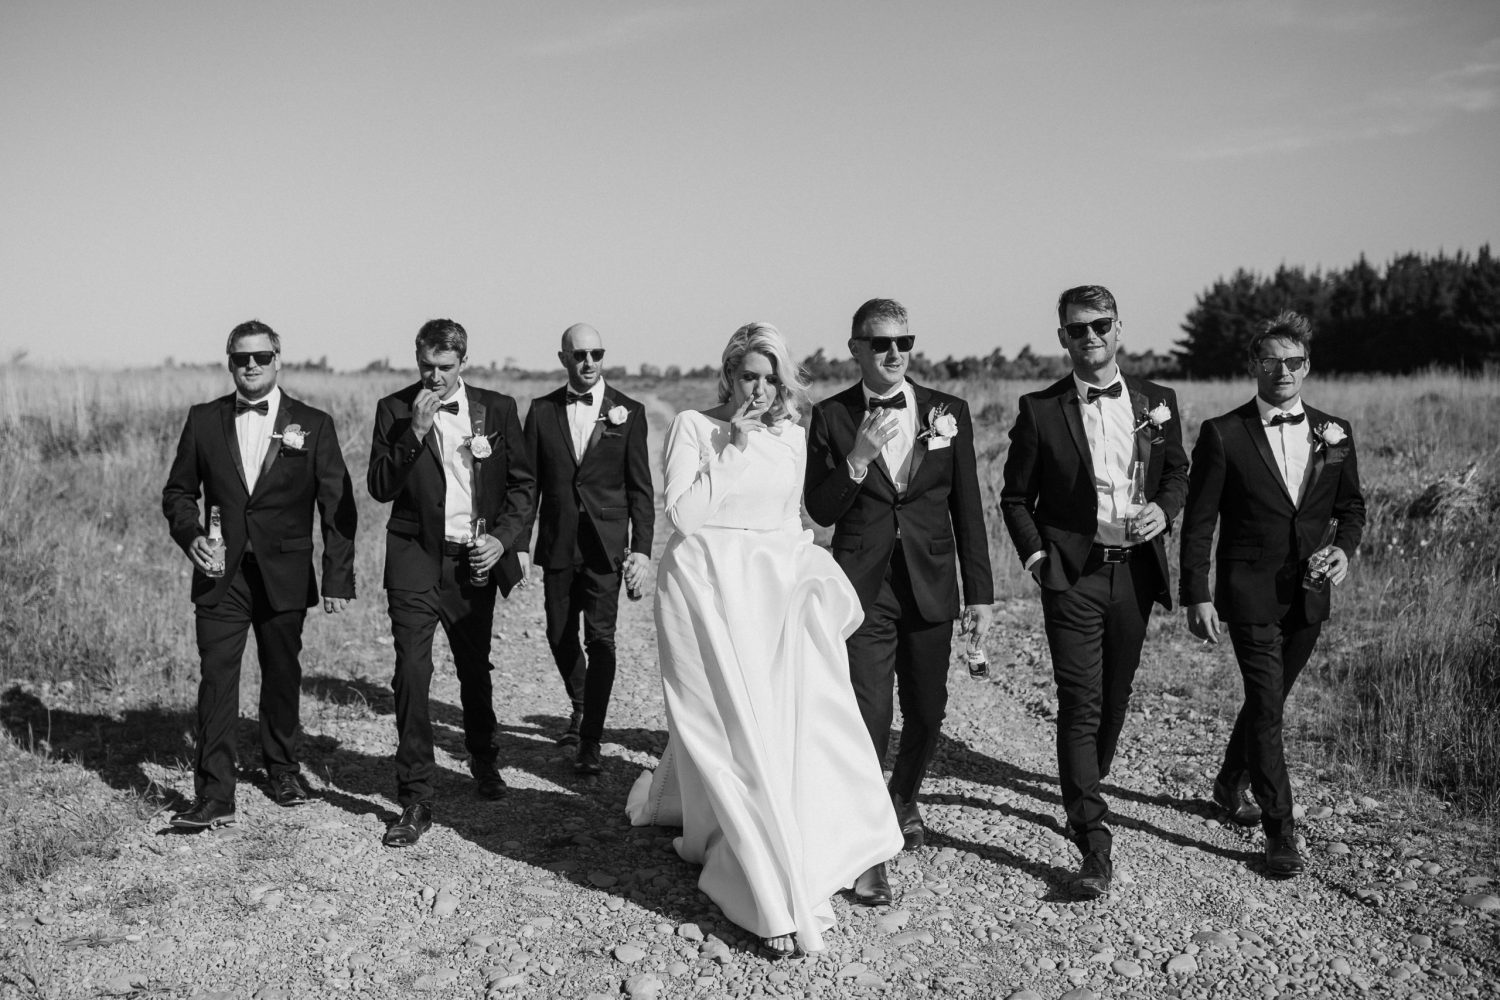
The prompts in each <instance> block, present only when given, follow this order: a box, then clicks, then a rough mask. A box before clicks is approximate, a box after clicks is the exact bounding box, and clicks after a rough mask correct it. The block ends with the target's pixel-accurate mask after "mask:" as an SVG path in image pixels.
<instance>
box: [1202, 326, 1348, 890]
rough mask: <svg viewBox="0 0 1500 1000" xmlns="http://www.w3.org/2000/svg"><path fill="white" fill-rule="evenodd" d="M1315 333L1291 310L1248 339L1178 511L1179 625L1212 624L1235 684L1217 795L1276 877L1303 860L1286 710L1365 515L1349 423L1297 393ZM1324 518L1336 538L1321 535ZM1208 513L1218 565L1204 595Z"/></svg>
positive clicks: (1211, 634)
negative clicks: (1257, 832)
mask: <svg viewBox="0 0 1500 1000" xmlns="http://www.w3.org/2000/svg"><path fill="white" fill-rule="evenodd" d="M1311 338H1312V325H1311V324H1310V323H1308V321H1307V320H1306V319H1304V318H1303V317H1302V316H1299V315H1298V314H1296V313H1292V312H1287V313H1282V314H1281V315H1279V316H1277V317H1276V318H1275V319H1273V320H1271V321H1270V322H1269V323H1266V324H1265V326H1264V327H1262V329H1261V330H1260V332H1259V333H1257V334H1256V335H1255V337H1253V338H1252V339H1251V341H1250V373H1251V375H1253V376H1254V378H1255V381H1256V395H1255V399H1253V400H1251V401H1250V402H1248V403H1246V404H1244V405H1243V406H1240V407H1238V408H1237V409H1234V410H1231V411H1230V412H1229V413H1226V414H1224V415H1223V416H1219V417H1214V418H1213V419H1211V420H1207V421H1204V424H1203V429H1202V430H1201V431H1199V433H1198V444H1197V446H1196V447H1194V449H1193V476H1192V484H1191V486H1190V488H1189V489H1188V498H1187V511H1186V513H1185V514H1184V515H1183V519H1182V555H1181V561H1182V604H1183V606H1184V607H1185V608H1186V610H1187V620H1188V627H1189V628H1190V629H1191V630H1192V633H1193V634H1194V635H1195V636H1197V637H1198V638H1200V639H1204V640H1206V641H1208V642H1214V643H1217V642H1218V641H1219V634H1220V629H1221V626H1220V622H1221V621H1222V622H1223V623H1224V627H1225V628H1226V629H1227V631H1228V632H1229V641H1230V642H1231V643H1232V644H1233V645H1234V655H1235V658H1236V659H1238V660H1239V665H1240V674H1241V675H1242V677H1243V678H1244V682H1245V703H1244V706H1243V707H1242V708H1241V709H1240V713H1239V717H1238V718H1237V719H1235V723H1234V732H1233V734H1232V735H1231V736H1230V738H1229V747H1228V749H1227V750H1226V751H1225V754H1224V763H1223V766H1222V767H1221V768H1220V769H1219V776H1218V778H1217V780H1215V781H1214V788H1213V798H1214V801H1215V802H1216V803H1218V804H1219V805H1220V806H1221V807H1222V808H1223V809H1224V810H1225V811H1226V812H1227V813H1228V814H1229V818H1230V819H1231V820H1233V821H1234V822H1236V823H1240V824H1242V825H1245V826H1252V825H1254V824H1255V823H1256V822H1259V823H1260V825H1261V828H1262V829H1263V830H1264V831H1265V835H1266V869H1267V871H1268V872H1269V873H1270V874H1271V875H1273V876H1278V877H1289V876H1293V875H1296V874H1298V873H1299V872H1301V871H1302V870H1303V868H1304V867H1306V862H1305V860H1304V859H1303V857H1302V852H1301V851H1299V850H1298V849H1297V841H1296V830H1295V828H1294V826H1293V820H1292V786H1291V780H1290V779H1289V778H1288V776H1287V770H1286V756H1285V753H1284V750H1283V746H1282V713H1283V708H1284V705H1285V703H1286V698H1287V695H1289V694H1291V692H1292V685H1293V684H1294V683H1296V681H1297V675H1298V674H1300V673H1301V672H1302V668H1303V667H1304V666H1306V665H1307V661H1308V659H1309V658H1310V657H1311V656H1312V651H1313V646H1314V644H1316V643H1317V641H1318V634H1319V632H1321V631H1322V629H1323V622H1324V621H1326V620H1327V619H1328V614H1329V593H1328V584H1329V583H1332V584H1334V585H1335V586H1336V585H1338V584H1340V583H1342V582H1343V580H1344V576H1345V574H1346V573H1348V571H1349V557H1350V556H1352V555H1353V554H1354V550H1355V548H1356V547H1358V545H1359V539H1360V536H1361V535H1362V534H1363V532H1364V524H1365V501H1364V495H1363V494H1362V493H1361V492H1360V488H1359V469H1358V465H1357V463H1356V461H1355V457H1354V437H1353V431H1352V430H1351V429H1350V426H1349V422H1348V421H1347V420H1341V419H1339V418H1338V417H1332V416H1329V415H1328V414H1326V413H1323V412H1322V411H1320V410H1315V409H1313V408H1312V407H1310V406H1306V405H1304V404H1303V402H1302V380H1303V378H1305V377H1306V376H1307V373H1308V371H1309V370H1310V367H1311V366H1310V365H1309V363H1308V359H1309V355H1310V354H1311V351H1309V350H1308V342H1309V341H1310V340H1311ZM1334 518H1336V519H1337V522H1338V523H1337V528H1336V533H1335V534H1334V536H1333V537H1332V539H1325V538H1324V537H1323V536H1324V534H1325V533H1326V532H1327V530H1328V526H1329V524H1330V519H1334ZM1216 522H1217V524H1218V528H1219V543H1218V547H1217V550H1216V557H1217V560H1218V572H1217V578H1216V585H1215V586H1214V588H1213V593H1212V596H1210V593H1209V585H1208V568H1209V548H1210V546H1211V545H1212V543H1213V537H1214V524H1215V523H1216ZM1325 546H1326V548H1325ZM1316 553H1321V554H1322V555H1323V556H1324V557H1326V559H1327V577H1326V581H1325V582H1324V583H1323V585H1322V586H1321V588H1319V587H1314V588H1312V589H1309V588H1308V587H1307V586H1305V585H1304V582H1303V581H1304V574H1305V572H1306V570H1307V567H1308V562H1309V559H1311V558H1312V557H1313V556H1314V554H1316ZM1247 786H1248V787H1249V788H1250V790H1251V791H1253V792H1254V795H1255V797H1254V800H1253V801H1251V800H1248V799H1247V797H1246V795H1245V789H1246V787H1247Z"/></svg>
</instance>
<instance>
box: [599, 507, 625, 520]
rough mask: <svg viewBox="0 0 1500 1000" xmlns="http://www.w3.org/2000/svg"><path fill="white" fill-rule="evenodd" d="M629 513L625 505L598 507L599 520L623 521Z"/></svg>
mask: <svg viewBox="0 0 1500 1000" xmlns="http://www.w3.org/2000/svg"><path fill="white" fill-rule="evenodd" d="M629 513H630V510H629V508H627V507H600V508H599V520H601V521H623V520H625V518H626V516H627V515H628V514H629Z"/></svg>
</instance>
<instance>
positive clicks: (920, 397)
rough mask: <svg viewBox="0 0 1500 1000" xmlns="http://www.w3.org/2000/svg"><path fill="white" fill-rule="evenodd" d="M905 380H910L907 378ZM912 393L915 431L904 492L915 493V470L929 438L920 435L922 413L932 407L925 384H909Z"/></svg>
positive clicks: (930, 396)
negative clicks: (913, 397)
mask: <svg viewBox="0 0 1500 1000" xmlns="http://www.w3.org/2000/svg"><path fill="white" fill-rule="evenodd" d="M907 381H909V382H910V381H911V380H910V379H907ZM911 389H912V395H913V396H915V397H916V401H917V412H916V428H917V432H916V434H915V436H913V438H912V442H911V467H910V468H909V469H907V471H906V492H907V493H915V492H916V485H917V470H918V469H920V468H921V467H922V461H923V460H924V459H925V458H926V457H927V442H928V440H929V438H926V437H923V436H922V431H923V427H922V415H923V414H924V413H927V412H929V411H930V410H931V409H932V406H931V405H930V404H931V401H932V390H931V389H928V388H926V387H925V386H920V385H917V384H916V383H915V382H912V384H911Z"/></svg>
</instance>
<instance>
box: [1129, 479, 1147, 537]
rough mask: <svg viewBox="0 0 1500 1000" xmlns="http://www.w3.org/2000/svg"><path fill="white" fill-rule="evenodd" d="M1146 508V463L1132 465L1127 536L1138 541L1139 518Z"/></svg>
mask: <svg viewBox="0 0 1500 1000" xmlns="http://www.w3.org/2000/svg"><path fill="white" fill-rule="evenodd" d="M1145 507H1146V463H1145V462H1140V461H1136V462H1131V463H1130V499H1129V500H1128V501H1127V502H1126V504H1125V534H1126V535H1127V536H1128V537H1129V538H1130V540H1131V541H1136V540H1137V539H1136V533H1137V531H1138V523H1137V518H1139V517H1140V516H1141V511H1142V510H1144V509H1145Z"/></svg>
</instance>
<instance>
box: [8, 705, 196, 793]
mask: <svg viewBox="0 0 1500 1000" xmlns="http://www.w3.org/2000/svg"><path fill="white" fill-rule="evenodd" d="M193 720H194V713H193V712H192V711H191V710H187V709H168V708H162V707H160V706H152V707H149V708H137V709H128V710H126V711H125V712H124V713H123V714H122V715H120V716H118V717H116V716H112V715H108V714H105V713H103V712H96V713H88V712H74V711H69V710H66V709H50V708H48V707H47V705H46V704H45V703H44V702H43V701H42V700H41V699H40V698H38V697H37V696H36V695H34V694H32V693H30V692H28V691H24V690H22V689H21V688H20V687H12V688H10V689H8V690H7V691H5V692H4V693H3V694H0V724H3V725H4V727H5V730H6V733H7V734H8V735H9V736H10V738H11V739H12V740H14V741H15V743H16V745H17V746H18V747H20V748H21V749H22V750H25V751H27V752H29V753H31V754H34V755H36V756H38V757H45V758H49V759H52V760H61V761H67V762H69V763H73V764H77V765H78V766H79V767H82V768H85V769H87V770H89V771H92V772H94V773H95V774H97V775H98V776H99V777H100V779H102V780H103V781H104V783H105V784H107V785H108V786H109V787H110V788H113V789H115V790H116V791H119V792H127V793H129V794H131V795H133V796H136V797H138V799H139V800H140V804H141V806H142V808H144V809H146V810H150V809H152V808H157V809H176V808H179V807H181V806H183V805H186V804H187V799H186V798H184V797H183V795H182V794H181V793H180V792H177V791H176V790H175V789H171V788H166V787H164V786H162V785H160V784H158V783H157V782H155V781H154V780H152V779H151V778H150V777H148V776H147V774H146V772H145V771H144V769H143V767H142V765H144V764H147V763H159V764H161V765H163V766H164V767H167V768H170V769H177V770H181V769H182V768H188V769H189V770H191V767H192V759H193V747H192V732H193V725H194V721H193Z"/></svg>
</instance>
